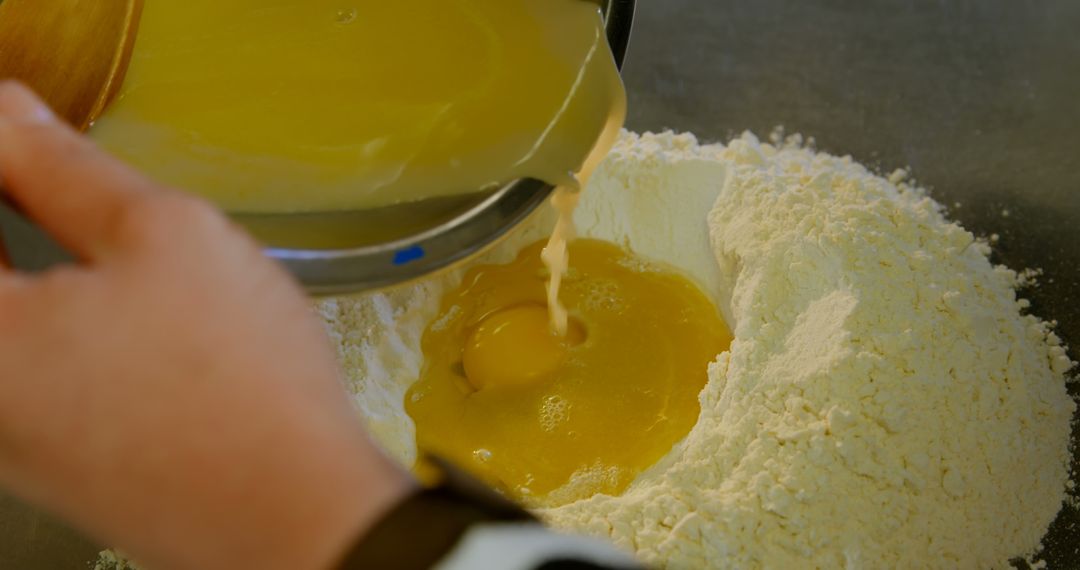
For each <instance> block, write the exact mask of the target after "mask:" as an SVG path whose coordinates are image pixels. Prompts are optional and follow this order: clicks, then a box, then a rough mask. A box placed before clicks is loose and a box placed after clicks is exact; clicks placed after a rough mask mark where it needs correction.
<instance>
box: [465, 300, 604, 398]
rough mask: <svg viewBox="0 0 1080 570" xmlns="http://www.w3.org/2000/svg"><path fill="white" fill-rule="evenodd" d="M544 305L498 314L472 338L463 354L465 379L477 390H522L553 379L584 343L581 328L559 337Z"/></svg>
mask: <svg viewBox="0 0 1080 570" xmlns="http://www.w3.org/2000/svg"><path fill="white" fill-rule="evenodd" d="M549 323H550V320H549V316H548V309H547V307H544V306H543V305H523V306H519V307H512V308H509V309H505V310H502V311H498V312H496V313H495V314H493V315H491V316H490V317H487V318H486V319H484V320H483V321H482V322H481V323H480V324H479V325H477V327H476V329H475V330H474V331H473V332H472V334H470V335H469V338H468V340H467V341H466V344H465V351H464V353H463V354H462V364H463V366H464V368H465V378H466V379H467V380H468V381H469V383H470V384H471V385H472V386H473V387H474V388H476V389H477V390H484V389H486V388H497V387H501V386H523V385H527V384H530V383H534V382H540V381H543V380H545V379H547V378H550V377H551V375H552V374H554V373H555V372H556V371H558V369H559V367H561V366H562V364H563V362H564V361H565V360H566V356H567V352H568V348H569V346H570V345H571V344H577V343H579V342H581V340H582V336H583V334H582V332H581V329H580V328H579V327H572V328H571V329H570V331H569V332H568V334H567V335H565V336H563V335H559V334H558V333H557V332H555V331H553V330H552V329H551V326H550V324H549Z"/></svg>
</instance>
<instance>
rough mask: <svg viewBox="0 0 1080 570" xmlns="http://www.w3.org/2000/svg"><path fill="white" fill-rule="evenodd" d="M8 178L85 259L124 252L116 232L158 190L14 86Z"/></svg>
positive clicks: (19, 197)
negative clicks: (127, 213)
mask: <svg viewBox="0 0 1080 570" xmlns="http://www.w3.org/2000/svg"><path fill="white" fill-rule="evenodd" d="M0 179H2V184H0V189H2V191H3V192H4V193H5V194H6V195H7V196H8V197H9V198H10V199H11V200H12V201H13V202H15V203H16V204H17V205H19V206H20V207H21V208H23V210H25V211H26V213H27V214H28V215H29V216H30V217H31V218H32V219H33V220H34V221H35V222H37V223H38V224H40V225H41V226H42V227H43V228H45V230H46V231H48V232H49V233H50V234H51V235H52V236H53V237H55V238H56V239H57V240H58V241H59V242H60V243H61V244H62V245H64V246H65V247H67V248H68V249H69V250H71V251H72V252H73V253H75V254H76V255H78V256H80V257H82V258H84V259H94V258H98V257H100V256H102V255H104V252H107V251H111V250H114V249H116V248H118V247H120V246H122V245H123V244H119V243H115V242H116V239H117V238H116V235H117V233H116V232H113V231H111V226H113V225H114V223H115V221H116V220H117V219H119V218H120V217H121V216H122V213H123V211H124V209H125V208H127V207H130V206H131V205H132V204H133V203H134V202H138V201H139V199H140V198H143V197H146V196H147V195H148V194H152V193H153V192H154V188H155V187H154V185H153V184H151V183H150V182H149V181H148V180H147V179H146V178H144V177H143V176H141V175H140V174H138V173H137V172H135V171H134V170H133V169H131V168H129V167H128V166H126V165H124V164H123V163H121V162H120V161H118V160H117V159H115V158H113V157H111V156H109V155H108V154H107V153H105V152H103V151H101V150H100V149H98V148H97V147H95V146H94V145H93V144H92V143H91V142H90V141H88V140H86V139H85V138H83V137H82V136H81V135H79V133H77V132H75V130H74V129H72V128H70V127H68V126H67V125H65V124H63V123H62V122H60V121H59V120H58V119H56V118H55V117H54V116H53V115H52V113H50V112H49V111H48V108H47V107H46V106H45V104H44V103H42V102H41V100H40V99H38V98H37V97H36V96H35V95H34V94H33V93H32V92H31V91H30V90H29V89H27V88H26V87H23V86H22V85H19V84H16V83H14V82H0Z"/></svg>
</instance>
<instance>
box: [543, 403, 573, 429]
mask: <svg viewBox="0 0 1080 570" xmlns="http://www.w3.org/2000/svg"><path fill="white" fill-rule="evenodd" d="M569 417H570V403H569V402H567V401H566V399H565V398H563V397H562V396H547V397H546V398H544V400H543V402H542V403H541V404H540V427H542V428H543V429H544V431H547V432H553V431H555V430H556V429H558V428H559V426H560V425H562V424H564V423H566V420H567V419H569Z"/></svg>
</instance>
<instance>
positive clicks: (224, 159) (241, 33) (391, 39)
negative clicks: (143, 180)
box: [91, 0, 625, 212]
mask: <svg viewBox="0 0 1080 570" xmlns="http://www.w3.org/2000/svg"><path fill="white" fill-rule="evenodd" d="M624 97H625V95H624V93H623V88H622V84H621V81H620V79H619V76H618V71H617V69H616V67H615V64H614V61H613V59H612V57H611V53H610V50H608V49H607V45H606V38H605V35H604V28H603V21H602V18H601V15H600V12H599V9H598V7H597V5H596V4H595V3H593V2H587V1H584V0H410V1H407V2H406V1H392V0H391V1H387V0H378V1H376V0H349V1H345V0H229V1H221V0H184V1H180V0H151V1H149V2H147V3H146V6H145V9H144V13H143V18H142V22H141V24H140V31H139V37H138V39H137V42H136V46H135V51H134V54H133V58H132V62H131V66H130V68H129V71H128V75H127V77H126V80H125V82H124V85H123V88H122V90H121V93H120V96H119V98H118V99H117V100H116V101H115V102H114V104H113V105H111V106H110V108H109V109H108V110H107V112H106V114H105V115H104V116H103V117H102V118H101V119H100V120H98V121H97V123H96V124H95V126H94V127H93V129H92V131H91V135H92V136H93V137H94V138H95V139H97V141H98V142H99V143H101V144H102V145H103V146H105V147H106V148H107V149H109V150H111V151H112V152H113V153H115V154H117V155H119V156H120V157H121V158H123V159H124V160H126V161H127V162H129V163H131V164H133V165H135V166H136V167H138V168H140V169H141V170H143V171H145V172H147V173H149V174H151V175H152V176H153V177H155V178H157V179H158V180H160V181H163V182H165V183H168V184H172V185H175V186H178V187H181V188H185V189H189V190H191V191H194V192H196V193H199V194H202V195H204V196H206V197H208V198H210V199H212V200H214V201H216V202H217V203H219V204H220V205H222V206H223V207H225V208H226V209H229V210H232V211H240V212H296V211H327V210H344V209H366V208H375V207H381V206H388V205H393V204H400V203H407V202H412V201H416V200H420V199H425V198H434V197H440V196H449V195H457V194H463V193H472V192H477V191H479V190H481V189H484V188H489V187H491V186H492V185H495V184H499V183H503V182H507V181H509V180H512V179H516V178H521V177H532V178H539V179H541V180H545V181H547V182H549V183H552V184H564V183H568V181H569V179H570V174H571V173H574V172H578V171H580V170H581V169H582V166H583V163H582V161H583V160H584V159H585V157H587V156H590V151H591V150H593V149H594V147H595V146H597V141H598V139H602V138H604V136H605V135H604V134H605V133H607V132H610V131H611V125H612V124H618V125H621V122H622V117H623V113H624V109H623V106H624V103H623V101H624ZM601 146H602V144H601ZM605 150H606V149H605ZM596 154H597V153H593V155H594V156H595V155H596ZM599 154H601V155H602V154H603V152H600V153H599Z"/></svg>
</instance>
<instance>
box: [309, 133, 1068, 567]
mask: <svg viewBox="0 0 1080 570" xmlns="http://www.w3.org/2000/svg"><path fill="white" fill-rule="evenodd" d="M576 219H577V222H578V224H579V226H580V228H581V231H582V233H583V234H584V235H586V236H590V237H598V238H603V239H608V240H611V241H614V242H617V243H621V244H625V245H626V246H628V247H630V248H632V249H633V250H634V251H636V252H637V253H638V254H640V255H643V256H645V257H647V258H652V259H657V260H661V261H664V262H666V263H668V264H671V265H675V266H676V267H679V268H681V269H683V270H684V271H686V272H687V273H688V274H689V275H690V276H691V277H693V278H694V279H696V280H697V282H698V283H699V284H700V285H701V286H702V287H703V288H704V290H705V291H706V292H707V293H709V294H710V295H711V296H712V297H713V299H714V300H715V301H716V303H717V305H718V306H719V307H720V309H721V311H722V312H723V313H724V315H725V317H726V318H727V320H728V323H729V324H730V325H731V326H732V328H733V330H734V333H735V341H734V343H733V344H732V346H731V349H730V351H729V352H725V353H723V354H720V355H718V356H717V358H716V361H715V362H714V363H712V364H711V365H710V366H709V383H708V385H707V386H706V387H705V389H704V390H703V392H702V393H701V396H700V400H701V416H700V419H699V421H698V423H697V425H696V426H695V427H694V428H693V430H692V431H691V433H690V434H689V436H688V437H687V438H686V439H685V440H684V441H683V442H681V443H680V444H679V445H678V446H676V448H675V449H673V450H672V452H671V453H670V454H669V455H668V456H667V457H666V458H665V459H663V460H661V461H660V462H659V463H658V464H657V465H656V466H654V467H653V468H652V469H650V470H649V471H647V472H646V473H644V474H642V475H641V476H640V477H639V478H638V480H637V481H635V483H634V484H633V485H632V486H631V488H630V489H629V490H627V491H626V492H625V493H624V494H623V495H622V496H619V497H612V496H603V495H600V496H595V497H593V498H591V499H588V500H583V501H579V502H575V503H571V504H567V505H564V506H561V507H558V508H553V509H548V510H544V511H541V512H539V513H538V514H539V515H540V516H542V517H543V518H544V519H545V520H546V521H547V522H549V523H550V524H552V525H553V526H555V527H556V528H559V529H562V530H566V531H570V532H579V533H585V534H590V535H595V536H599V537H605V538H608V539H610V540H612V541H614V542H615V543H616V544H618V545H620V546H623V547H625V548H627V549H629V550H632V551H634V552H636V553H637V555H638V556H639V557H640V558H641V559H642V560H643V561H644V562H647V563H651V564H655V565H659V566H663V567H668V568H676V569H683V568H686V569H690V568H706V567H717V568H729V567H730V568H776V569H784V568H851V569H856V568H870V569H872V568H978V569H985V568H1002V567H1006V566H1007V565H1008V560H1009V559H1010V558H1014V557H1018V556H1025V555H1030V554H1031V553H1033V552H1034V551H1035V550H1036V549H1037V548H1038V546H1039V542H1040V539H1041V538H1042V536H1043V534H1044V533H1045V531H1046V529H1047V526H1048V525H1049V523H1050V521H1051V520H1052V519H1053V518H1054V516H1055V514H1056V513H1057V512H1058V510H1059V508H1060V507H1061V504H1062V501H1063V499H1064V494H1065V489H1066V481H1067V479H1068V471H1067V463H1068V459H1069V427H1070V419H1071V416H1072V413H1073V409H1074V404H1073V402H1072V400H1071V399H1070V398H1069V397H1068V396H1067V394H1066V391H1065V374H1066V373H1067V372H1068V371H1069V370H1070V369H1071V368H1072V366H1073V363H1072V362H1071V361H1070V360H1069V358H1068V357H1067V356H1066V353H1065V350H1064V348H1063V347H1062V346H1061V343H1060V341H1059V340H1058V338H1057V337H1056V336H1055V335H1054V334H1053V333H1052V332H1051V331H1050V330H1049V326H1048V325H1047V324H1046V323H1044V322H1042V321H1040V320H1039V319H1037V318H1035V317H1033V316H1029V315H1026V314H1025V309H1026V308H1027V304H1026V302H1025V301H1023V300H1021V299H1018V297H1017V293H1016V290H1017V288H1018V287H1019V286H1021V285H1022V284H1023V280H1024V277H1023V276H1020V275H1018V274H1017V273H1015V272H1013V271H1010V270H1008V269H1006V268H1003V267H995V266H993V265H992V264H991V263H990V261H988V257H987V256H988V253H989V248H988V246H987V245H985V244H984V243H982V242H980V241H977V240H976V239H975V238H974V237H973V236H972V234H970V233H969V232H967V231H965V230H964V229H963V228H961V227H960V226H959V225H957V224H954V223H952V222H950V221H948V220H947V219H946V218H945V216H944V215H943V212H942V209H941V207H940V206H939V205H938V204H937V203H935V202H934V201H932V200H931V199H930V198H928V197H926V196H925V194H924V193H923V192H922V191H921V190H919V189H917V188H914V187H910V186H908V185H906V184H905V183H904V177H903V175H902V173H901V174H897V175H894V176H893V177H890V178H888V179H886V178H882V177H879V176H876V175H874V174H873V173H871V172H870V171H868V170H867V169H865V168H864V167H862V166H860V165H859V164H857V163H855V162H853V161H852V160H851V159H850V158H837V157H834V156H829V155H826V154H820V153H815V152H814V151H812V150H809V149H807V148H804V147H802V146H801V145H799V144H798V143H797V141H788V142H783V141H779V140H778V141H776V143H775V144H771V145H770V144H763V143H761V142H759V141H758V140H757V139H756V138H754V137H753V136H751V135H744V136H742V137H741V138H738V139H736V140H734V141H732V142H731V143H730V144H728V145H726V146H722V145H699V144H698V143H697V141H696V140H695V139H694V138H693V137H692V136H691V135H675V134H672V133H664V134H658V135H652V134H647V135H640V136H639V135H635V134H624V135H623V137H622V138H621V140H620V141H619V143H618V144H617V145H616V147H615V149H614V151H613V152H612V154H611V156H610V157H609V158H608V159H607V161H606V162H605V163H604V164H603V165H602V166H601V168H600V169H599V171H598V172H597V173H596V175H595V177H594V179H593V182H592V183H591V184H590V187H589V188H588V190H587V192H586V194H585V195H584V198H583V202H582V207H581V209H580V211H579V212H578V213H577V215H576ZM550 223H551V220H550V218H545V216H544V215H540V216H539V217H538V218H537V219H535V220H533V221H532V222H531V223H530V224H527V226H526V227H524V228H522V230H521V231H520V232H518V233H517V234H516V235H515V236H513V237H512V238H510V239H509V240H508V241H507V242H505V243H504V244H502V245H501V246H500V247H499V248H496V250H495V251H493V252H492V253H490V254H488V256H487V257H486V258H485V259H484V260H482V261H485V262H491V261H506V260H509V259H511V258H512V257H513V255H514V254H515V253H516V251H517V249H518V248H519V247H521V246H522V245H524V244H526V243H529V242H531V241H535V240H537V239H541V238H542V237H543V236H544V232H545V231H547V229H549V228H550ZM459 278H460V272H458V273H451V274H448V275H443V276H440V277H437V278H432V279H430V280H428V281H427V282H424V283H420V284H417V285H411V286H408V287H403V288H399V289H396V290H393V291H390V292H386V293H380V294H374V295H367V296H362V297H356V298H342V299H334V300H326V301H323V302H320V304H319V310H320V311H321V313H322V315H323V316H324V318H325V319H326V321H327V322H328V325H329V328H330V330H331V334H332V335H333V336H334V338H335V340H336V341H337V342H338V344H339V346H340V351H341V356H342V359H343V361H344V363H345V366H346V369H347V371H348V374H349V379H350V383H351V387H352V389H353V390H354V392H355V394H356V400H357V402H358V404H359V406H360V407H361V409H362V410H363V412H364V414H365V417H366V419H367V421H368V423H369V426H370V427H371V430H372V431H373V433H374V434H375V436H376V437H377V438H378V439H379V440H380V441H381V442H382V443H383V444H384V445H385V446H386V448H387V449H388V450H389V452H390V453H391V454H392V455H394V456H395V457H397V458H398V459H399V460H401V461H403V462H406V463H411V462H412V460H413V459H414V458H415V457H416V449H415V443H414V432H413V426H412V424H411V422H410V420H409V418H408V417H407V415H406V414H405V412H404V407H403V398H404V397H405V393H406V390H407V389H408V387H409V385H410V384H411V383H412V382H414V381H415V380H416V379H417V377H418V375H419V372H420V367H421V366H422V355H421V354H420V349H419V347H420V337H421V335H422V334H423V330H424V327H425V326H426V325H427V324H428V323H429V322H430V321H431V319H433V318H434V317H435V315H436V313H437V310H438V304H439V297H440V295H441V294H442V292H443V291H445V290H446V289H447V288H448V287H452V286H453V285H454V284H455V282H456V280H457V279H459ZM556 407H557V406H556ZM583 475H585V476H596V475H598V474H583ZM599 475H602V474H599Z"/></svg>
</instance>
